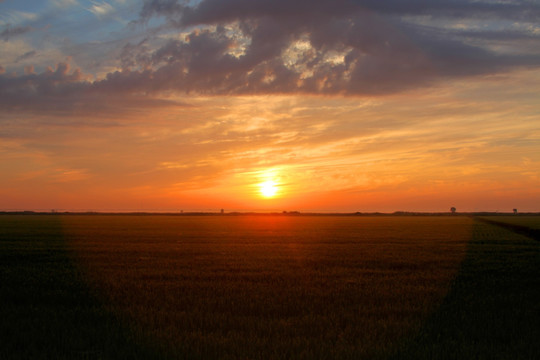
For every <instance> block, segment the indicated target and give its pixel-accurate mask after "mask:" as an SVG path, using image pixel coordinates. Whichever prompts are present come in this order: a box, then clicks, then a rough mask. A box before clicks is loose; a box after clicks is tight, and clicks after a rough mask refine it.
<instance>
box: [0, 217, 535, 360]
mask: <svg viewBox="0 0 540 360" xmlns="http://www.w3.org/2000/svg"><path fill="white" fill-rule="evenodd" d="M0 228H1V229H2V232H1V233H0V257H1V260H2V261H1V263H0V270H1V276H2V285H0V286H2V288H1V289H2V292H1V296H2V297H1V300H0V301H1V302H2V304H1V305H2V306H1V309H2V310H0V315H1V316H2V318H3V319H7V320H6V321H4V322H3V323H2V325H1V328H0V337H1V338H2V339H3V340H2V342H4V343H3V344H2V350H0V358H13V357H15V358H21V357H22V358H73V357H74V356H76V357H79V358H85V357H86V358H189V359H197V358H223V359H246V358H249V359H268V358H276V359H281V358H306V359H313V358H314V359H317V358H320V359H331V358H340V359H347V358H348V359H358V358H365V359H371V358H381V359H383V358H411V359H414V358H496V357H497V356H500V357H501V358H506V357H508V355H513V357H514V358H531V359H532V358H534V357H535V355H538V354H539V351H540V349H539V346H538V345H537V344H536V341H535V339H536V338H537V336H538V335H539V325H538V324H539V323H540V321H538V320H539V317H540V315H539V314H540V308H539V305H538V301H537V299H538V297H537V294H536V292H537V289H538V288H540V282H539V280H538V278H539V276H538V274H540V249H539V245H540V243H538V242H535V241H534V240H531V239H529V238H527V237H524V236H521V235H518V234H515V233H513V232H511V231H509V230H506V229H502V228H500V227H496V226H494V225H490V224H485V223H479V222H477V221H475V220H473V219H471V218H468V217H461V216H447V217H421V216H420V217H408V216H395V217H394V216H393V217H344V216H270V215H268V216H247V215H246V216H126V215H84V216H83V215H3V216H0ZM451 354H454V355H455V356H451ZM497 354H499V355H497ZM457 355H460V356H457Z"/></svg>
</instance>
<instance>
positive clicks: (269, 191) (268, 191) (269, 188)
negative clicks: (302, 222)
mask: <svg viewBox="0 0 540 360" xmlns="http://www.w3.org/2000/svg"><path fill="white" fill-rule="evenodd" d="M259 186H260V189H261V194H262V196H264V197H267V198H271V197H274V196H276V193H277V190H278V188H277V186H276V183H275V182H274V181H272V180H268V181H265V182H263V183H261V184H260V185H259Z"/></svg>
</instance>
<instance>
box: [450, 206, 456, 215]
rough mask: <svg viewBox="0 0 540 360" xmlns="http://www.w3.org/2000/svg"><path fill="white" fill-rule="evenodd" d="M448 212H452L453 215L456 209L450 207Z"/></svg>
mask: <svg viewBox="0 0 540 360" xmlns="http://www.w3.org/2000/svg"><path fill="white" fill-rule="evenodd" d="M450 211H451V212H452V214H455V213H456V208H455V207H453V206H452V207H451V208H450Z"/></svg>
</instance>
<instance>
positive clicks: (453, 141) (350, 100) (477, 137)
mask: <svg viewBox="0 0 540 360" xmlns="http://www.w3.org/2000/svg"><path fill="white" fill-rule="evenodd" d="M0 175H1V176H0V210H23V209H26V210H50V209H62V210H102V211H110V210H173V211H177V210H180V209H182V210H185V211H187V210H214V209H220V208H224V209H225V210H232V209H237V210H260V211H262V210H278V211H282V210H299V211H308V210H309V211H343V212H349V211H383V212H390V211H397V210H401V211H448V210H449V208H450V207H451V206H455V207H456V208H457V209H458V211H484V210H485V211H497V210H498V211H512V209H513V208H517V209H518V210H519V211H540V2H539V1H537V0H523V1H512V0H506V1H502V0H475V1H473V0H430V1H427V0H387V1H376V0H293V1H291V0H202V1H187V0H186V1H182V0H144V1H143V0H103V1H101V0H95V1H94V0H25V1H20V0H0Z"/></svg>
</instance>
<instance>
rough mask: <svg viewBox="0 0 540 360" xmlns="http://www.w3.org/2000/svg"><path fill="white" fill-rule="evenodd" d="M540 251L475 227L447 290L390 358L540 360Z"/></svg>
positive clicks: (517, 238)
mask: <svg viewBox="0 0 540 360" xmlns="http://www.w3.org/2000/svg"><path fill="white" fill-rule="evenodd" d="M539 339H540V246H539V244H538V242H537V241H534V240H532V239H530V238H527V237H525V236H522V235H519V234H516V233H514V232H512V231H510V230H507V229H504V228H501V227H499V226H495V225H490V224H487V223H482V222H477V223H476V224H475V226H474V228H473V238H472V241H471V243H470V244H469V249H468V254H467V257H466V258H465V260H464V262H463V263H462V265H461V269H460V272H459V274H458V276H457V278H456V279H455V281H454V283H453V286H452V290H451V291H450V293H449V294H448V296H447V297H446V298H445V300H444V302H443V304H442V305H441V307H440V308H439V310H438V311H437V312H436V313H435V314H434V315H433V316H432V317H431V319H430V320H429V321H428V322H427V323H426V325H425V326H424V328H423V329H422V330H421V332H420V334H419V335H418V336H416V337H415V338H414V339H413V340H411V341H410V342H409V344H408V346H405V347H404V348H403V349H402V350H401V351H400V352H398V353H397V354H396V355H395V356H394V358H395V359H531V360H532V359H540V341H539Z"/></svg>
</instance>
